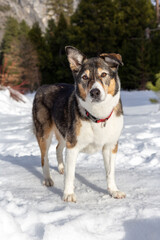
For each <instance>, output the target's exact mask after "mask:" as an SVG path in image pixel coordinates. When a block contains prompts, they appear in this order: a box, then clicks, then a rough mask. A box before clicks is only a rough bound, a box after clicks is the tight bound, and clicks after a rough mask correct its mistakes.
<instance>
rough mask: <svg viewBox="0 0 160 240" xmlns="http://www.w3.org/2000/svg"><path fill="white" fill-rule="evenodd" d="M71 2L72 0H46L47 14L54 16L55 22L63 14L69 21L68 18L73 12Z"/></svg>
mask: <svg viewBox="0 0 160 240" xmlns="http://www.w3.org/2000/svg"><path fill="white" fill-rule="evenodd" d="M73 2H74V1H73V0H59V1H57V0H47V10H48V15H49V16H50V17H53V16H54V18H55V20H56V23H57V22H58V21H59V19H60V16H61V14H63V15H64V16H65V18H66V20H67V21H68V22H69V18H70V16H71V15H72V14H73Z"/></svg>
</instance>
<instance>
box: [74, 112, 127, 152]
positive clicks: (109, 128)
mask: <svg viewBox="0 0 160 240" xmlns="http://www.w3.org/2000/svg"><path fill="white" fill-rule="evenodd" d="M122 127H123V116H119V117H116V116H115V115H113V117H112V118H111V119H109V120H108V121H107V122H106V123H105V124H104V123H94V122H91V121H89V122H87V121H82V127H81V131H80V135H79V136H78V139H77V140H78V146H79V148H80V151H81V152H86V153H94V152H97V151H100V150H102V148H103V146H104V145H105V144H108V145H111V146H112V145H115V144H116V143H117V141H118V139H119V136H120V133H121V130H122Z"/></svg>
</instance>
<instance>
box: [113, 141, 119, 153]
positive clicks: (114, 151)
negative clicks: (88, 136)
mask: <svg viewBox="0 0 160 240" xmlns="http://www.w3.org/2000/svg"><path fill="white" fill-rule="evenodd" d="M117 151H118V143H117V144H116V146H115V148H114V149H113V150H112V153H114V154H116V153H117Z"/></svg>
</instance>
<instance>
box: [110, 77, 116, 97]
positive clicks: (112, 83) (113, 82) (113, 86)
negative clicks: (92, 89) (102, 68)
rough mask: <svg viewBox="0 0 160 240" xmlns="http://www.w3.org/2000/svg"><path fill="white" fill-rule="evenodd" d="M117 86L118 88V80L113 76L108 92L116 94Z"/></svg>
mask: <svg viewBox="0 0 160 240" xmlns="http://www.w3.org/2000/svg"><path fill="white" fill-rule="evenodd" d="M115 88H116V81H115V79H114V78H112V79H111V80H110V84H109V86H108V94H111V95H112V96H114V93H115Z"/></svg>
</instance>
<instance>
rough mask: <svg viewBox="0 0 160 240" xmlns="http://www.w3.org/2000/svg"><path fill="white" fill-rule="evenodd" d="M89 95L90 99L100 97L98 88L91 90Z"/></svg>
mask: <svg viewBox="0 0 160 240" xmlns="http://www.w3.org/2000/svg"><path fill="white" fill-rule="evenodd" d="M90 95H91V97H92V98H94V99H98V98H99V97H100V90H99V89H98V88H93V89H92V90H91V91H90Z"/></svg>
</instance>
